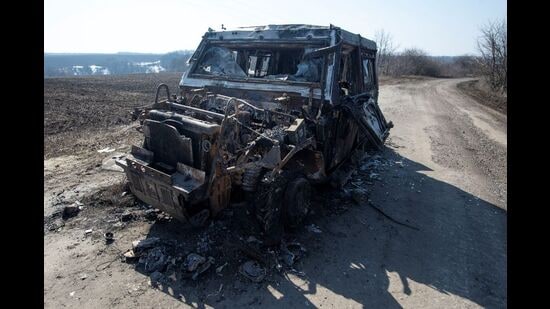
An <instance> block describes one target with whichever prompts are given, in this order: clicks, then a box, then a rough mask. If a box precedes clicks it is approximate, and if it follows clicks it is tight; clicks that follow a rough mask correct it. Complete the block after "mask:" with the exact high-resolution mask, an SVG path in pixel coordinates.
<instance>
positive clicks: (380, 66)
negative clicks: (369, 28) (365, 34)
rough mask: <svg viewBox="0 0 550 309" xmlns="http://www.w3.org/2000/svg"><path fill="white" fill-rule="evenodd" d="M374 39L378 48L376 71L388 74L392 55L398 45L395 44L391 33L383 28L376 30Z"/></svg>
mask: <svg viewBox="0 0 550 309" xmlns="http://www.w3.org/2000/svg"><path fill="white" fill-rule="evenodd" d="M374 40H375V41H376V46H377V48H378V55H377V61H376V66H377V68H376V71H377V72H379V74H380V75H388V74H389V73H390V70H391V60H392V56H393V55H394V54H395V51H396V50H397V46H396V45H394V43H393V38H392V36H391V34H390V33H388V32H386V31H384V30H383V29H381V30H377V31H376V33H375V35H374Z"/></svg>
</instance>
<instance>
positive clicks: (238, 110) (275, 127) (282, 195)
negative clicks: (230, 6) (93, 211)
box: [117, 25, 391, 241]
mask: <svg viewBox="0 0 550 309" xmlns="http://www.w3.org/2000/svg"><path fill="white" fill-rule="evenodd" d="M228 35H229V36H231V38H232V39H231V41H230V42H228V40H227V38H225V37H224V39H223V42H221V41H220V37H223V36H228ZM262 35H265V39H266V40H264V41H263V42H262V43H261V44H259V43H258V42H257V41H256V40H258V39H259V38H260V36H262ZM302 36H305V40H306V41H308V42H302V40H303V39H304V38H303V37H302ZM321 37H322V38H321ZM327 38H330V40H327ZM260 40H262V39H260ZM289 42H291V43H289ZM370 42H371V41H369V40H366V39H364V38H361V37H360V36H356V37H354V36H353V35H351V33H349V32H346V31H344V30H341V29H339V28H337V27H333V26H331V27H316V26H307V25H282V26H273V25H271V26H268V27H264V28H262V27H259V28H256V29H254V30H241V31H240V32H239V31H236V32H227V31H226V32H223V33H220V34H212V33H210V32H209V33H207V34H206V35H205V36H204V37H203V41H202V42H201V45H200V46H199V48H198V49H197V52H196V53H195V55H194V56H193V57H192V59H191V60H190V64H191V70H190V71H191V74H190V75H187V73H186V74H184V76H183V77H182V80H181V82H180V90H181V93H180V95H179V96H175V97H174V98H172V97H170V96H169V95H168V98H167V99H166V100H162V101H158V100H157V101H156V102H155V103H154V104H153V105H151V106H149V107H148V108H146V109H145V110H144V111H143V112H141V113H139V115H141V116H140V121H141V123H142V130H143V133H144V137H145V142H144V145H143V149H142V150H140V151H139V152H140V153H149V154H150V155H149V156H148V158H149V159H148V160H141V161H139V160H138V159H136V157H135V156H133V154H130V155H129V158H128V159H127V160H126V161H124V160H119V161H117V162H120V165H121V166H122V167H123V168H125V170H126V173H127V174H128V176H129V178H128V179H129V181H130V182H131V183H132V186H131V188H132V190H136V195H137V196H138V197H139V198H141V199H143V200H144V201H146V202H148V203H150V204H152V205H153V206H155V207H158V208H160V209H162V210H164V211H166V212H168V213H174V216H175V217H176V218H179V219H182V217H184V220H182V221H191V222H195V223H194V224H200V222H202V221H204V220H203V219H204V217H205V216H206V217H207V216H215V215H216V214H218V213H219V212H220V211H221V210H223V209H224V208H225V207H227V206H228V205H229V203H230V202H232V203H239V204H241V203H244V204H247V205H248V207H249V208H250V209H251V212H250V213H251V214H253V216H255V217H256V219H257V221H258V223H259V225H260V226H261V227H262V229H263V231H264V233H265V235H269V237H271V239H272V240H274V241H276V240H277V239H278V238H279V236H280V233H281V232H282V231H283V226H287V227H294V226H297V225H298V224H299V223H300V221H302V220H303V218H304V217H305V216H306V215H307V212H308V207H307V205H308V204H309V198H310V197H309V194H308V192H310V191H311V190H310V185H311V184H320V183H324V182H326V181H327V179H328V177H329V176H330V174H331V173H332V172H334V171H335V170H337V169H338V168H339V166H340V165H342V164H343V163H345V162H346V161H348V160H349V159H350V157H351V156H352V154H353V153H358V152H363V151H364V149H368V148H369V147H370V148H376V147H380V145H383V143H384V140H385V139H386V137H387V135H388V132H389V128H390V127H391V124H388V123H387V122H386V120H385V119H384V117H383V115H382V113H381V111H380V109H379V107H378V102H377V99H378V94H377V91H378V85H377V79H376V72H375V71H374V69H375V67H374V66H372V65H371V63H374V61H375V58H374V56H375V52H376V46H375V44H374V43H372V44H371V43H370ZM285 44H291V45H289V46H286V45H285ZM314 45H316V46H317V47H312V46H314ZM283 47H284V48H283ZM285 48H287V49H285ZM365 59H366V60H365ZM369 61H370V62H369ZM161 87H164V86H163V85H161V86H159V91H160V89H161ZM167 93H168V91H167ZM136 149H138V148H136ZM138 157H139V156H138ZM134 159H135V160H134ZM155 171H157V172H155ZM151 175H153V176H154V177H151ZM130 176H131V177H130ZM137 191H139V192H137Z"/></svg>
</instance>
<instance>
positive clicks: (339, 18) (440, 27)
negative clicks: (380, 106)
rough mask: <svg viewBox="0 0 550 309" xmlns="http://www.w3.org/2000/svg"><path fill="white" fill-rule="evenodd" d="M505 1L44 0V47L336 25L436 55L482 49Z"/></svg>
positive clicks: (161, 44) (192, 43)
mask: <svg viewBox="0 0 550 309" xmlns="http://www.w3.org/2000/svg"><path fill="white" fill-rule="evenodd" d="M506 10H507V5H506V0H462V1H461V0H455V1H448V0H447V1H445V0H439V1H438V0H416V1H413V0H409V1H406V0H362V1H361V0H357V1H352V0H331V1H329V0H316V1H299V0H271V1H254V0H225V1H223V0H202V1H201V0H158V1H152V0H150V1H144V0H45V1H44V52H51V53H53V52H57V53H60V52H67V53H69V52H70V53H116V52H145V53H166V52H171V51H175V50H185V49H195V48H196V47H197V45H198V43H199V42H200V39H201V37H202V35H203V34H204V33H205V32H206V31H207V30H208V27H211V28H213V29H215V30H220V27H221V24H224V25H225V26H226V27H227V28H228V29H231V28H236V27H241V26H252V25H267V24H313V25H326V26H328V25H329V24H333V25H336V26H338V27H341V28H343V29H346V30H348V31H350V32H353V33H360V34H361V35H362V36H363V37H367V38H369V39H373V36H374V33H375V32H376V30H379V29H384V30H385V31H386V32H389V33H390V34H391V35H392V36H393V40H394V42H395V43H396V44H397V45H399V47H400V48H401V49H402V48H408V47H417V48H421V49H424V50H425V51H427V52H428V53H429V54H431V55H433V56H443V55H445V56H456V55H462V54H475V53H476V44H475V41H476V38H477V36H478V35H479V28H480V27H481V26H483V25H484V24H486V23H487V22H488V21H490V20H497V19H504V18H506Z"/></svg>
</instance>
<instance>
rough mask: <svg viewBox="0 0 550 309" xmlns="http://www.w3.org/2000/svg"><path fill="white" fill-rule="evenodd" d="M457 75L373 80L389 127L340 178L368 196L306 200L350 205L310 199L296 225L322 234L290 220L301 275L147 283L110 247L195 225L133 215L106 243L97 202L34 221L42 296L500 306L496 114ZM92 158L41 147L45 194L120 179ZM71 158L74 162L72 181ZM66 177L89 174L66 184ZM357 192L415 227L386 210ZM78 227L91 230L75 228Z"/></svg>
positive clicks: (502, 126)
mask: <svg viewBox="0 0 550 309" xmlns="http://www.w3.org/2000/svg"><path fill="white" fill-rule="evenodd" d="M461 81H463V80H457V79H410V80H401V81H398V82H392V83H388V84H385V85H383V86H382V87H381V89H380V99H379V102H380V106H381V108H382V110H383V112H384V114H385V116H386V118H387V119H388V120H392V121H393V122H394V124H395V127H394V128H393V129H392V132H391V135H390V136H391V138H390V140H389V141H388V143H387V148H386V149H385V150H384V151H383V152H382V153H380V154H379V155H380V157H379V159H378V162H379V164H377V166H378V168H377V169H375V170H372V169H368V168H365V169H364V170H363V169H361V171H359V172H358V174H357V175H356V176H355V177H354V179H353V180H352V182H355V186H359V187H361V188H363V189H366V190H367V191H368V192H369V195H368V196H363V197H361V199H360V203H359V204H353V203H344V202H343V200H342V199H340V198H339V197H338V196H337V195H335V197H334V198H331V199H327V200H324V201H322V202H321V201H317V202H318V203H319V204H321V203H322V204H324V205H325V206H326V207H327V208H331V207H332V208H339V207H340V206H342V205H349V206H347V207H344V208H345V209H344V210H345V211H343V212H342V213H337V214H335V213H334V212H328V213H323V211H322V210H318V211H317V213H316V214H314V215H313V216H312V217H311V218H310V219H309V221H308V222H307V224H310V223H314V224H315V225H316V226H318V227H319V230H321V231H322V232H321V233H315V232H311V231H309V230H307V229H305V228H304V229H302V230H301V231H298V234H299V235H301V236H300V237H301V242H302V244H304V246H305V247H306V248H307V249H308V255H307V256H306V257H305V258H304V259H303V260H301V261H300V263H299V265H298V266H299V267H300V270H301V271H302V272H303V274H302V275H300V274H296V275H295V274H287V275H285V276H281V275H275V276H271V277H269V279H267V280H265V281H264V282H263V283H250V282H248V281H246V280H243V278H242V277H240V276H239V275H238V274H236V269H235V268H234V267H229V266H228V267H227V269H226V270H224V273H223V274H222V276H218V275H216V274H215V273H214V272H211V273H209V274H206V275H205V276H204V277H200V278H199V279H198V280H197V281H192V280H188V281H185V282H179V283H178V284H164V285H162V286H160V287H158V288H152V287H151V286H149V280H150V278H149V276H148V275H146V274H143V273H141V272H138V271H136V270H134V268H133V267H132V266H131V265H128V264H124V263H122V262H120V261H118V260H117V254H119V250H121V251H123V250H125V249H126V248H129V247H130V246H131V245H130V244H131V242H132V240H134V239H138V238H140V237H142V238H143V237H151V236H162V235H171V234H177V235H178V236H177V237H179V238H178V239H186V238H188V237H190V235H191V234H193V233H195V232H194V231H190V230H187V229H182V228H181V227H180V226H179V225H178V224H177V223H176V222H168V223H160V222H156V223H152V224H150V223H146V222H143V221H135V222H130V223H129V224H128V225H127V226H125V227H124V228H123V229H117V230H116V232H115V235H116V236H117V237H118V238H117V241H116V242H115V244H116V247H113V246H112V245H111V246H106V245H105V244H104V242H103V241H102V238H101V235H102V232H103V231H102V227H103V226H104V225H103V223H102V222H103V221H102V220H104V219H105V218H108V217H109V215H110V214H111V213H112V211H111V210H110V208H108V207H98V208H97V209H90V210H89V211H87V210H86V209H85V210H83V211H82V213H83V214H82V215H79V216H78V217H77V218H76V219H71V220H73V221H68V222H67V224H66V225H65V227H63V228H61V229H59V230H58V231H55V232H45V236H44V246H45V248H44V249H45V252H44V263H45V268H44V278H45V279H44V301H45V305H46V307H47V308H60V307H65V306H66V307H77V306H78V307H82V308H104V307H121V308H128V307H145V308H149V307H162V308H176V307H180V306H182V305H189V306H193V307H221V308H234V307H242V306H257V307H260V306H261V307H270V308H271V307H319V308H321V307H322V308H327V307H328V308H359V307H367V308H399V307H405V308H442V307H443V308H474V307H488V308H502V307H506V277H507V274H506V261H507V255H506V246H507V244H506V221H507V219H506V206H507V202H506V183H507V180H506V152H507V144H506V116H505V115H502V114H500V113H498V112H495V111H493V110H491V109H488V108H486V107H485V106H483V105H480V104H478V103H477V102H475V101H473V100H472V99H469V97H467V96H466V95H464V94H462V93H461V92H460V91H459V90H458V89H457V87H456V85H457V83H459V82H461ZM103 146H104V145H102V147H103ZM121 147H126V146H121ZM94 156H95V155H94ZM94 158H95V159H93V160H92V159H90V161H89V163H87V164H88V165H87V166H88V168H89V170H88V171H86V172H82V171H81V169H82V168H85V167H84V166H79V165H73V166H71V165H70V162H75V160H76V158H72V157H70V156H64V157H61V158H49V159H47V160H46V161H45V165H46V168H47V169H48V168H49V170H45V176H46V177H45V178H46V183H45V187H46V191H45V193H44V194H45V197H46V196H48V197H53V196H57V193H54V192H59V190H61V189H63V188H65V189H67V190H71V189H74V188H75V187H77V188H80V187H86V188H87V189H89V190H90V192H91V191H93V190H91V189H90V187H93V182H94V181H96V180H98V183H100V185H98V186H104V185H106V183H108V182H109V181H114V180H116V179H118V178H120V176H117V175H118V174H116V173H115V172H105V171H102V172H101V171H99V169H97V168H94V166H96V165H97V164H98V163H99V162H101V159H100V158H96V157H94ZM55 160H57V161H55ZM59 162H61V163H59ZM79 164H84V163H79ZM56 165H57V166H58V167H57V169H55V168H54V167H55V166H56ZM59 165H61V166H59ZM75 169H76V170H78V172H79V173H81V174H82V175H80V176H78V177H73V178H72V180H71V178H70V174H71V173H76V171H75ZM56 170H59V172H55V171H56ZM71 171H73V172H71ZM109 173H111V174H109ZM86 177H88V178H86ZM117 177H118V178H117ZM74 178H80V179H82V178H83V179H88V180H89V181H85V184H82V183H80V185H79V186H76V185H74V184H71V181H73V182H74ZM376 179H379V180H376ZM48 188H50V189H48ZM52 191H54V192H52ZM73 191H74V190H73ZM72 194H74V193H72ZM117 194H118V192H117ZM70 197H71V195H69V197H68V198H70ZM73 197H74V196H73ZM48 203H49V204H48ZM48 203H46V202H45V204H44V207H45V210H44V214H45V217H46V216H47V214H49V213H51V209H50V207H52V205H50V204H52V203H53V202H52V201H51V200H50V202H48ZM369 203H370V205H372V206H374V207H377V208H378V209H380V210H382V211H383V212H384V213H386V214H387V215H389V216H391V217H392V218H394V219H396V220H398V221H400V222H403V223H406V224H407V225H409V226H412V227H415V228H410V227H407V226H403V225H400V224H396V223H394V222H392V221H390V220H388V219H387V218H386V217H384V216H382V215H381V214H380V212H378V211H376V210H375V209H374V208H373V207H369V206H368V205H369ZM87 207H89V206H87ZM47 209H50V210H47ZM318 209H319V208H318ZM88 228H93V229H94V232H93V233H92V234H91V236H84V230H86V229H88ZM216 266H218V265H217V264H216Z"/></svg>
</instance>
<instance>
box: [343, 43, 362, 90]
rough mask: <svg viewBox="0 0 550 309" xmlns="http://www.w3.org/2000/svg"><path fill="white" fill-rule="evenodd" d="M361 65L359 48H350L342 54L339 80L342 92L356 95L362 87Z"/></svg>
mask: <svg viewBox="0 0 550 309" xmlns="http://www.w3.org/2000/svg"><path fill="white" fill-rule="evenodd" d="M360 65H361V64H360V61H359V59H358V55H357V49H348V50H346V51H345V52H344V53H343V54H342V57H341V61H340V75H339V81H338V82H339V86H340V88H341V90H342V94H344V95H354V94H357V93H359V91H360V89H361V88H362V86H361V79H360V78H361V75H360V74H361V73H360V71H359V70H360Z"/></svg>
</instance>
